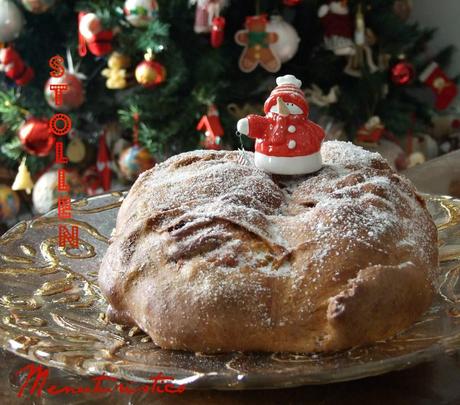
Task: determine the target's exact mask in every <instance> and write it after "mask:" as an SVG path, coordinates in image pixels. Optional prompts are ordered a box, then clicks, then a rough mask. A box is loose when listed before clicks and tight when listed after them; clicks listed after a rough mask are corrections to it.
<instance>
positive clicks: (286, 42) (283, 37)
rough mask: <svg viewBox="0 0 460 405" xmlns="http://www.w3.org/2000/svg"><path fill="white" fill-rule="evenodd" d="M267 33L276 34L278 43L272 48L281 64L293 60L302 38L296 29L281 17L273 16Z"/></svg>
mask: <svg viewBox="0 0 460 405" xmlns="http://www.w3.org/2000/svg"><path fill="white" fill-rule="evenodd" d="M267 32H276V33H277V34H278V41H276V42H275V43H274V44H272V45H271V46H270V47H271V48H272V50H273V52H274V53H275V54H276V55H277V56H278V58H279V59H280V61H281V63H285V62H288V61H289V60H291V59H292V58H293V57H294V56H295V54H296V53H297V50H298V49H299V42H300V37H299V35H298V34H297V31H296V30H295V28H294V27H293V26H292V25H291V24H289V23H288V22H287V21H286V20H284V19H283V17H281V16H280V15H272V16H271V17H270V21H269V22H268V25H267Z"/></svg>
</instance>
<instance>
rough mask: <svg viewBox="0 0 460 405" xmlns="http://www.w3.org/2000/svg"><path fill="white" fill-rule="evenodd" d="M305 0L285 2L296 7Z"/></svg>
mask: <svg viewBox="0 0 460 405" xmlns="http://www.w3.org/2000/svg"><path fill="white" fill-rule="evenodd" d="M302 1H303V0H283V4H284V5H285V6H288V7H295V6H298V5H299V4H300V3H302Z"/></svg>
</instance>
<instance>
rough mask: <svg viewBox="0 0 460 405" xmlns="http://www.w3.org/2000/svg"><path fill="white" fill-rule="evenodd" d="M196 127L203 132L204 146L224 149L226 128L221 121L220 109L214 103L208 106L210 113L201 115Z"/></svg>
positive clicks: (212, 148) (202, 144) (202, 143)
mask: <svg viewBox="0 0 460 405" xmlns="http://www.w3.org/2000/svg"><path fill="white" fill-rule="evenodd" d="M196 129H197V130H198V131H201V132H203V136H202V139H201V142H200V144H201V146H202V147H203V148H205V149H211V150H221V149H222V136H223V135H224V129H223V128H222V124H221V123H220V118H219V111H218V110H217V108H216V106H215V105H214V104H211V105H210V106H209V108H208V113H207V114H206V115H203V117H201V120H200V122H198V125H197V127H196Z"/></svg>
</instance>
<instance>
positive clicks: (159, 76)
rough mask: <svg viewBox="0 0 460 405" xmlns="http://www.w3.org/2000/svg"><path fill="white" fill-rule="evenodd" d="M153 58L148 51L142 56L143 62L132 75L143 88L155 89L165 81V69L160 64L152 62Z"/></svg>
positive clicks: (150, 51)
mask: <svg viewBox="0 0 460 405" xmlns="http://www.w3.org/2000/svg"><path fill="white" fill-rule="evenodd" d="M154 58H155V56H154V55H153V53H152V50H151V49H149V50H148V51H147V53H146V54H145V55H144V59H145V60H144V61H142V62H141V63H139V64H138V65H137V67H136V71H135V72H134V75H135V77H136V80H137V82H138V83H139V84H140V85H141V86H143V87H147V88H149V87H155V86H157V85H159V84H161V83H163V82H164V81H165V80H166V69H165V68H164V66H163V65H161V64H160V63H158V62H156V61H154Z"/></svg>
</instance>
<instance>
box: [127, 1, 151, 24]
mask: <svg viewBox="0 0 460 405" xmlns="http://www.w3.org/2000/svg"><path fill="white" fill-rule="evenodd" d="M124 12H125V17H126V20H127V21H128V22H129V23H130V24H131V25H132V26H133V27H136V28H142V27H146V26H147V25H148V24H149V23H150V21H152V20H154V19H156V18H157V17H158V3H157V1H156V0H126V1H125V6H124Z"/></svg>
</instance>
